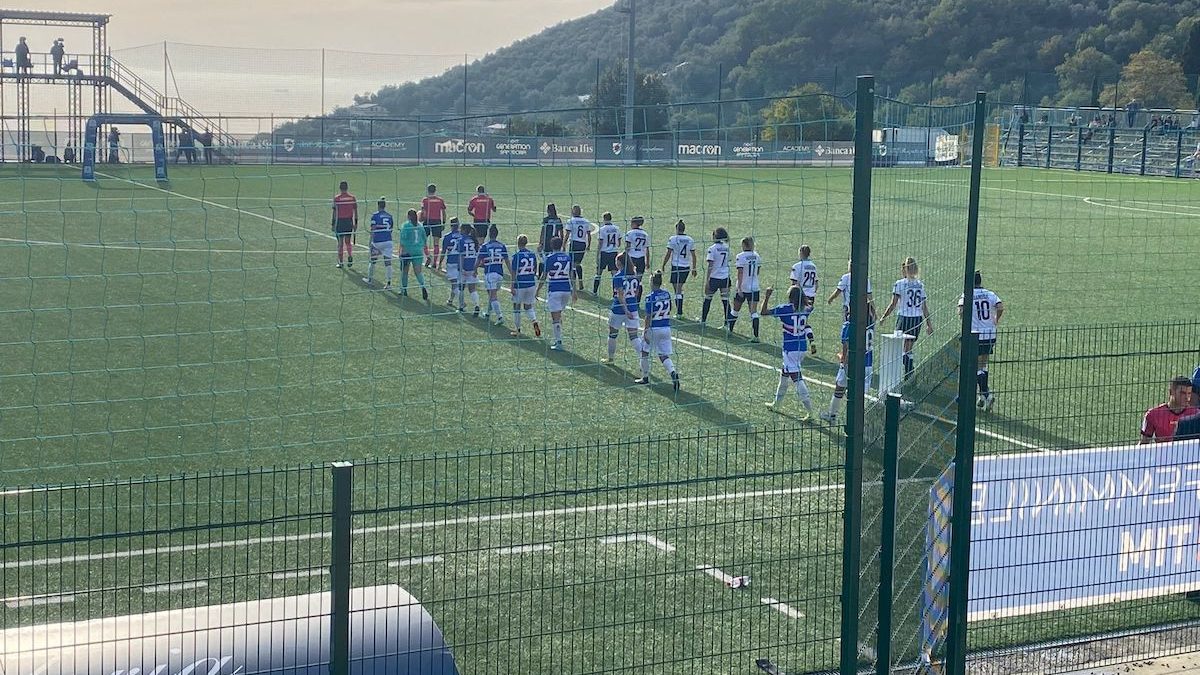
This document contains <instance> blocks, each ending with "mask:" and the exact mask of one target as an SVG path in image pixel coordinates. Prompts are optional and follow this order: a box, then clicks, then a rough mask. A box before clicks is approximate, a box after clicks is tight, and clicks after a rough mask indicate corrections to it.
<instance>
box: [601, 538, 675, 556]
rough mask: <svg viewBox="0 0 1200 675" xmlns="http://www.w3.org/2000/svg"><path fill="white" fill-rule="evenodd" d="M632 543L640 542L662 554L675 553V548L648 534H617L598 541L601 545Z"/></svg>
mask: <svg viewBox="0 0 1200 675" xmlns="http://www.w3.org/2000/svg"><path fill="white" fill-rule="evenodd" d="M632 542H642V543H643V544H648V545H650V546H652V547H654V548H656V549H658V550H660V551H662V552H664V553H674V552H675V547H674V546H673V545H672V544H669V543H667V542H665V541H663V540H662V539H659V538H658V537H654V536H651V535H648V534H618V535H614V536H611V537H603V538H602V539H600V543H602V544H628V543H632Z"/></svg>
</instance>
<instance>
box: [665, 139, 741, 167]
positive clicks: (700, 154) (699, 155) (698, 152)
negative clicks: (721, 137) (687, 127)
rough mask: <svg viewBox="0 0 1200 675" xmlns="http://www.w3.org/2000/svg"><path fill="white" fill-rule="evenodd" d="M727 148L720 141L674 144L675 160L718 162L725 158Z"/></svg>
mask: <svg viewBox="0 0 1200 675" xmlns="http://www.w3.org/2000/svg"><path fill="white" fill-rule="evenodd" d="M727 149H728V148H727V146H726V144H725V143H721V142H720V141H680V142H678V143H676V144H675V159H677V160H679V161H681V162H686V161H688V160H699V161H702V162H703V161H705V160H713V161H715V160H719V159H722V158H724V157H727V154H726V153H727Z"/></svg>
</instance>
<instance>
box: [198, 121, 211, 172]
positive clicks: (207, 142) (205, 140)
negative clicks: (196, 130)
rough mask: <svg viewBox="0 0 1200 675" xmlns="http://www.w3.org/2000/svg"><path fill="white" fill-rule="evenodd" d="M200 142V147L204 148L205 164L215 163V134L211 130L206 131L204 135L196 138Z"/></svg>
mask: <svg viewBox="0 0 1200 675" xmlns="http://www.w3.org/2000/svg"><path fill="white" fill-rule="evenodd" d="M196 140H198V141H200V145H203V146H204V163H205V164H212V163H213V132H212V129H211V128H208V129H205V130H204V133H202V134H200V135H199V136H197V137H196Z"/></svg>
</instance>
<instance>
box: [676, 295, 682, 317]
mask: <svg viewBox="0 0 1200 675" xmlns="http://www.w3.org/2000/svg"><path fill="white" fill-rule="evenodd" d="M675 313H676V314H679V315H682V314H683V298H676V299H675Z"/></svg>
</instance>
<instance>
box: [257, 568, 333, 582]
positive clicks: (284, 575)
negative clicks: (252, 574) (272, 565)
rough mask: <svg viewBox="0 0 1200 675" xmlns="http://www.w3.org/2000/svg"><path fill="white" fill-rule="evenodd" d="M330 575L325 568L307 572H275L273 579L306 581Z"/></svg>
mask: <svg viewBox="0 0 1200 675" xmlns="http://www.w3.org/2000/svg"><path fill="white" fill-rule="evenodd" d="M327 574H329V570H328V569H326V568H324V567H314V568H312V569H307V570H294V571H291V572H275V573H273V574H272V575H271V578H272V579H305V578H307V577H323V576H326V575H327Z"/></svg>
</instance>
